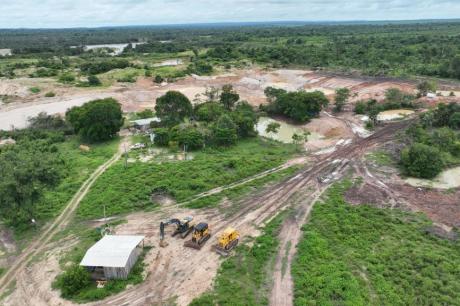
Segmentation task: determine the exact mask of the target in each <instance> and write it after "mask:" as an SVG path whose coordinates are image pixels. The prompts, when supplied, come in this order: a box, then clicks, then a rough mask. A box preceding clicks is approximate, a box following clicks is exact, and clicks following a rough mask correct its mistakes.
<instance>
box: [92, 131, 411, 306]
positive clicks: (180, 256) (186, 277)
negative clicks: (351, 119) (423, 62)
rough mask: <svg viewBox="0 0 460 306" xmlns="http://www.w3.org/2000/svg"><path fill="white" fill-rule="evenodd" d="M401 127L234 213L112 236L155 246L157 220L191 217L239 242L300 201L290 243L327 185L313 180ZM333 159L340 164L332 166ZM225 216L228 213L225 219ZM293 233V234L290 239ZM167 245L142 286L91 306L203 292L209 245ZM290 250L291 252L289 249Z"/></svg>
mask: <svg viewBox="0 0 460 306" xmlns="http://www.w3.org/2000/svg"><path fill="white" fill-rule="evenodd" d="M406 124H407V122H402V123H394V124H391V125H388V126H386V127H384V128H382V129H381V130H379V131H377V132H376V133H375V134H374V135H372V136H370V137H368V138H366V139H359V140H357V141H356V142H355V143H354V144H351V145H349V146H348V147H343V148H342V149H340V150H338V151H336V152H334V153H331V154H330V155H328V156H321V157H319V158H318V160H317V162H316V163H314V165H313V166H310V167H307V168H305V169H303V170H302V171H300V172H299V173H298V174H296V175H295V176H293V177H290V178H288V179H285V180H284V181H282V182H280V183H278V184H275V185H274V186H271V187H270V188H268V189H265V190H264V191H262V192H259V193H257V194H255V195H253V196H251V197H249V198H248V199H245V200H243V201H241V202H239V203H237V204H234V205H236V207H235V206H233V207H229V208H228V210H227V208H226V207H225V205H224V207H220V208H219V209H208V210H200V211H197V210H195V211H190V210H177V209H175V210H172V211H174V214H172V215H171V214H168V213H166V214H165V215H159V214H158V213H157V214H156V215H152V217H150V218H146V216H145V214H143V216H137V218H139V219H140V220H142V221H139V220H137V222H136V221H135V220H132V219H131V220H130V219H128V223H127V224H126V225H122V226H121V227H120V228H119V229H118V230H117V232H118V233H123V234H128V233H143V234H145V235H146V236H147V242H148V243H149V244H150V243H151V244H152V245H153V246H157V245H158V242H159V240H158V233H157V232H158V222H159V220H161V219H162V218H164V217H165V216H168V217H183V216H184V215H188V214H193V215H194V216H195V218H196V219H197V220H206V221H208V222H209V224H210V227H211V229H212V230H213V233H214V235H215V236H217V235H218V233H219V232H220V231H222V230H223V229H225V228H226V227H227V226H234V227H236V228H238V229H239V231H240V232H241V234H242V236H250V235H257V233H258V230H257V227H258V226H261V225H263V223H264V222H265V221H266V220H267V219H270V218H272V217H273V216H275V215H276V214H278V213H279V212H280V211H281V210H283V209H285V208H287V207H289V206H291V205H294V206H296V204H297V203H299V202H298V201H301V202H300V203H301V204H300V205H298V207H299V208H300V211H299V212H301V213H300V214H299V215H298V216H299V217H298V218H297V222H294V223H293V224H294V225H295V226H292V227H290V228H289V229H286V232H287V234H286V239H287V240H291V238H292V237H293V235H297V237H300V234H301V233H300V224H301V221H302V220H304V219H305V217H306V216H308V213H309V211H310V209H311V203H314V201H315V199H316V198H317V196H318V195H319V193H318V190H322V189H324V188H326V187H327V184H321V183H318V177H319V176H324V174H332V173H335V172H336V171H342V170H343V169H345V167H344V165H345V164H346V160H347V159H348V160H350V159H353V158H356V157H358V156H360V155H361V154H363V153H364V152H366V151H367V150H369V149H370V148H371V147H373V146H374V145H376V144H378V143H380V142H383V141H387V140H389V139H391V138H392V137H393V136H394V134H395V133H396V132H397V131H399V130H400V129H401V128H403V127H404V126H405V125H406ZM338 159H339V160H342V161H343V162H340V163H336V162H334V161H336V160H338ZM302 199H304V200H305V199H306V202H305V201H303V202H302ZM309 205H310V206H309ZM303 210H304V211H303ZM230 211H231V213H229V212H230ZM137 218H135V219H137ZM293 230H294V231H293ZM295 231H297V234H295V233H294V232H295ZM297 240H298V238H297ZM286 242H287V241H281V245H285V244H286ZM294 242H295V241H294ZM169 243H170V245H169V246H168V247H167V248H165V249H161V248H158V249H155V250H153V252H152V253H151V254H150V255H149V258H148V259H147V262H150V265H149V267H148V271H149V272H148V273H149V274H148V276H147V279H146V281H145V282H144V283H143V284H141V285H139V286H136V287H133V288H130V289H128V290H126V291H125V292H123V293H121V294H119V295H116V296H114V297H111V298H108V299H106V300H104V301H103V302H100V303H94V304H92V305H152V304H155V303H158V304H164V303H167V301H170V300H171V299H174V297H176V298H177V299H176V302H177V304H178V305H187V304H188V303H190V302H191V301H192V300H193V298H195V297H197V296H199V295H200V294H201V293H203V292H205V291H206V290H208V289H209V288H210V287H211V286H212V278H213V276H214V275H215V273H216V272H217V269H218V267H219V257H218V256H217V255H216V254H215V253H213V252H212V251H211V244H212V242H210V243H208V244H207V245H205V246H204V247H203V249H202V250H201V251H199V253H198V252H197V251H196V250H191V249H184V248H183V246H182V243H183V241H182V240H180V239H179V240H177V239H169ZM292 247H293V250H294V247H295V245H293V246H292ZM199 255H205V256H199ZM283 255H284V252H283ZM293 255H294V253H292V252H289V264H290V260H292V257H293ZM281 272H282V271H281ZM287 273H288V269H286V274H285V277H290V276H287ZM279 280H280V281H283V278H279ZM277 284H279V283H277ZM279 288H280V290H279V291H278V292H280V291H281V293H282V294H276V296H277V300H290V301H292V289H291V291H284V289H285V288H283V287H282V286H279Z"/></svg>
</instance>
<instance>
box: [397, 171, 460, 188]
mask: <svg viewBox="0 0 460 306" xmlns="http://www.w3.org/2000/svg"><path fill="white" fill-rule="evenodd" d="M404 181H405V182H406V183H408V184H409V185H411V186H414V187H431V188H437V189H450V188H457V187H460V167H456V168H452V169H448V170H445V171H443V172H442V173H441V174H439V175H438V176H437V177H435V178H434V179H433V180H426V179H418V178H413V177H410V178H408V179H405V180H404Z"/></svg>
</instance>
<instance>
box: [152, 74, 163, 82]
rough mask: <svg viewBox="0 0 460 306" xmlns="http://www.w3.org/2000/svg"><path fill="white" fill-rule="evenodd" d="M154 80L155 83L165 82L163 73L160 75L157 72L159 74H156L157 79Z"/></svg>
mask: <svg viewBox="0 0 460 306" xmlns="http://www.w3.org/2000/svg"><path fill="white" fill-rule="evenodd" d="M153 81H154V82H155V83H157V84H161V83H163V78H162V77H161V75H158V74H157V75H156V76H155V79H154V80H153Z"/></svg>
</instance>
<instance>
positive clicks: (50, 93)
mask: <svg viewBox="0 0 460 306" xmlns="http://www.w3.org/2000/svg"><path fill="white" fill-rule="evenodd" d="M54 96H56V94H55V93H54V92H52V91H49V92H47V93H46V94H45V97H47V98H52V97H54Z"/></svg>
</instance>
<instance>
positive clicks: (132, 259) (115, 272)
mask: <svg viewBox="0 0 460 306" xmlns="http://www.w3.org/2000/svg"><path fill="white" fill-rule="evenodd" d="M141 253H142V247H141V245H138V246H137V247H136V248H135V249H134V250H133V251H132V252H131V255H129V258H128V262H127V263H126V267H124V268H112V267H104V275H105V278H106V279H127V278H128V275H129V273H130V272H131V270H132V268H133V267H134V265H135V264H136V262H137V259H138V258H139V255H140V254H141Z"/></svg>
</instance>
